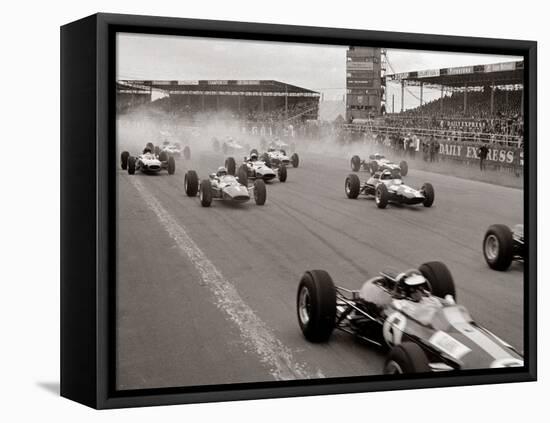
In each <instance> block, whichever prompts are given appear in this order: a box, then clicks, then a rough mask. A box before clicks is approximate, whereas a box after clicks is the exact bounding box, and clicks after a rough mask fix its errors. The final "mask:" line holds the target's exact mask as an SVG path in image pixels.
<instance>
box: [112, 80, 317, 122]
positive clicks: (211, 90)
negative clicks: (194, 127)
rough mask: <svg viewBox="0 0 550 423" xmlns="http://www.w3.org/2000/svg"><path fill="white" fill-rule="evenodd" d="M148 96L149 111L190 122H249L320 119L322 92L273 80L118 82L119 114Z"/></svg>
mask: <svg viewBox="0 0 550 423" xmlns="http://www.w3.org/2000/svg"><path fill="white" fill-rule="evenodd" d="M132 90H133V92H129V91H132ZM144 94H148V100H147V102H145V103H147V106H146V108H147V109H149V110H156V111H164V112H167V113H170V114H172V115H176V116H180V117H182V118H188V119H193V118H194V117H195V116H197V115H198V114H208V113H213V112H228V113H230V114H231V115H232V116H233V117H236V118H239V119H242V120H247V121H260V120H262V121H266V120H267V121H288V122H293V121H305V120H309V119H317V115H318V110H319V99H320V94H319V93H318V92H315V91H311V90H308V89H305V88H301V87H297V86H294V85H290V84H286V83H283V82H279V81H272V80H197V81H166V80H165V81H137V80H121V81H118V82H117V111H118V112H119V113H124V112H126V111H128V110H129V107H131V105H136V106H143V105H144V104H145V103H144V101H143V98H144V97H147V96H144ZM155 97H156V98H155ZM138 99H139V100H138Z"/></svg>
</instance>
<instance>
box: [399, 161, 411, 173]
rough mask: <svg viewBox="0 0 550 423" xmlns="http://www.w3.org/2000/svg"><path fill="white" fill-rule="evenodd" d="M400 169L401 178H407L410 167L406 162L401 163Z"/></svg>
mask: <svg viewBox="0 0 550 423" xmlns="http://www.w3.org/2000/svg"><path fill="white" fill-rule="evenodd" d="M399 168H400V169H401V176H407V173H409V165H408V163H407V162H406V161H405V160H402V161H401V163H399Z"/></svg>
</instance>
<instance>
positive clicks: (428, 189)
mask: <svg viewBox="0 0 550 423" xmlns="http://www.w3.org/2000/svg"><path fill="white" fill-rule="evenodd" d="M420 191H421V192H423V193H424V197H425V199H424V202H423V203H422V204H423V205H424V207H431V206H432V204H433V203H434V200H435V192H434V187H433V186H432V184H430V183H429V182H426V183H425V184H424V185H422V188H420Z"/></svg>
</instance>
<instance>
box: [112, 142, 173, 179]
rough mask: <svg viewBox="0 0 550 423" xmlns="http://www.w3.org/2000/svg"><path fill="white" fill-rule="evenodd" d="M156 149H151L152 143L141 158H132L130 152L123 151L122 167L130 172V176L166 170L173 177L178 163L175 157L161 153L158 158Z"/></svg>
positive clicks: (121, 157) (121, 156)
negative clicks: (137, 172)
mask: <svg viewBox="0 0 550 423" xmlns="http://www.w3.org/2000/svg"><path fill="white" fill-rule="evenodd" d="M153 150H154V148H151V145H150V143H149V144H147V146H146V147H145V148H144V150H143V154H140V155H139V156H137V157H135V156H131V155H130V153H129V152H128V151H123V152H122V153H121V155H120V161H121V167H122V169H124V170H126V169H127V170H128V173H129V174H130V175H133V174H134V173H136V170H139V171H141V172H143V173H149V174H152V173H158V172H160V171H161V170H164V169H166V170H167V171H168V174H169V175H173V174H174V172H175V171H176V161H175V160H174V157H172V156H168V154H167V153H166V152H162V151H161V153H160V155H159V156H157V155H156V154H155V153H153Z"/></svg>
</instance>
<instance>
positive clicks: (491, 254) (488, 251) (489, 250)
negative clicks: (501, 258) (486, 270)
mask: <svg viewBox="0 0 550 423" xmlns="http://www.w3.org/2000/svg"><path fill="white" fill-rule="evenodd" d="M499 247H500V246H499V243H498V238H497V237H496V236H495V235H493V234H491V235H489V236H488V237H487V238H486V239H485V255H486V256H487V258H488V259H489V260H496V258H497V257H498V250H499Z"/></svg>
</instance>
